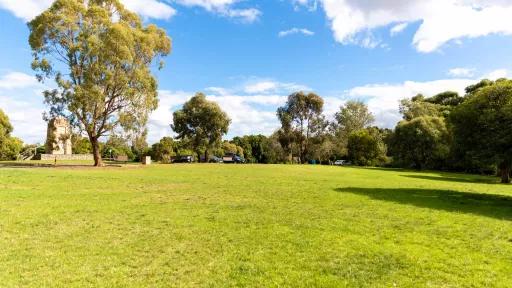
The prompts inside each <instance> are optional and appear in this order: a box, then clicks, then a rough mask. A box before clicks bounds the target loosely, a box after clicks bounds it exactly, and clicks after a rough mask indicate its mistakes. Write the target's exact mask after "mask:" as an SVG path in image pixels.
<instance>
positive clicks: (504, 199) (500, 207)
mask: <svg viewBox="0 0 512 288" xmlns="http://www.w3.org/2000/svg"><path fill="white" fill-rule="evenodd" d="M335 190H336V191H337V192H343V193H352V194H357V195H363V196H367V197H370V198H372V199H376V200H382V201H388V202H394V203H398V204H407V205H413V206H416V207H421V208H429V209H435V210H442V211H448V212H460V213H467V214H474V215H480V216H486V217H491V218H496V219H500V220H509V221H510V220H512V197H510V196H504V195H494V194H481V193H471V192H455V191H450V190H429V189H408V188H395V189H393V188H389V189H385V188H356V187H346V188H337V189H335Z"/></svg>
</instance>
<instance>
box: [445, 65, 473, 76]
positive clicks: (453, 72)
mask: <svg viewBox="0 0 512 288" xmlns="http://www.w3.org/2000/svg"><path fill="white" fill-rule="evenodd" d="M475 71H476V70H475V69H474V68H460V67H459V68H453V69H450V70H449V71H448V76H451V77H473V76H474V75H475Z"/></svg>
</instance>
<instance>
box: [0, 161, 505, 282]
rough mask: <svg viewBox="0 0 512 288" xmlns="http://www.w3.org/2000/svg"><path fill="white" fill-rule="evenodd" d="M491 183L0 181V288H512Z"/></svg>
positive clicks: (174, 176)
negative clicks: (89, 287)
mask: <svg viewBox="0 0 512 288" xmlns="http://www.w3.org/2000/svg"><path fill="white" fill-rule="evenodd" d="M6 166H13V165H6ZM497 181H498V179H497V178H492V177H483V176H469V175H464V174H448V173H435V172H432V173H416V172H411V171H403V170H385V169H363V168H342V167H323V166H284V165H281V166H280V165H268V166H259V165H215V164H212V165H154V166H150V167H140V166H134V165H130V166H126V167H108V168H100V169H93V168H81V167H75V168H73V167H63V168H22V167H12V168H6V167H3V168H0V286H2V287H84V286H95V287H97V286H100V287H233V286H235V287H236V286H238V287H241V286H244V287H284V286H286V287H512V186H507V185H501V184H497Z"/></svg>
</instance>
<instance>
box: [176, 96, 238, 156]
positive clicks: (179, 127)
mask: <svg viewBox="0 0 512 288" xmlns="http://www.w3.org/2000/svg"><path fill="white" fill-rule="evenodd" d="M173 115H174V117H173V122H174V123H173V124H172V125H171V127H172V129H173V130H174V132H176V133H177V134H178V136H177V139H180V140H182V141H185V142H187V143H188V144H189V145H190V147H191V148H192V150H194V152H195V153H196V155H197V159H201V154H203V153H204V156H205V159H206V161H208V159H209V153H210V151H211V150H212V149H214V148H215V147H218V146H219V144H220V142H221V140H222V136H223V135H225V134H227V133H228V129H229V124H230V123H231V120H230V119H229V117H228V115H227V114H226V113H225V112H224V111H222V110H221V108H220V107H219V105H218V104H217V103H215V102H212V101H208V100H206V96H205V95H204V94H203V93H197V94H196V95H195V96H194V97H192V98H191V99H190V100H189V101H187V102H186V103H185V104H184V105H183V108H182V109H181V110H178V111H176V112H174V114H173Z"/></svg>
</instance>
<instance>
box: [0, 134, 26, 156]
mask: <svg viewBox="0 0 512 288" xmlns="http://www.w3.org/2000/svg"><path fill="white" fill-rule="evenodd" d="M22 149H23V141H21V140H20V139H18V138H16V137H4V138H0V161H6V160H16V159H18V156H19V155H20V152H21V150H22Z"/></svg>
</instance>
